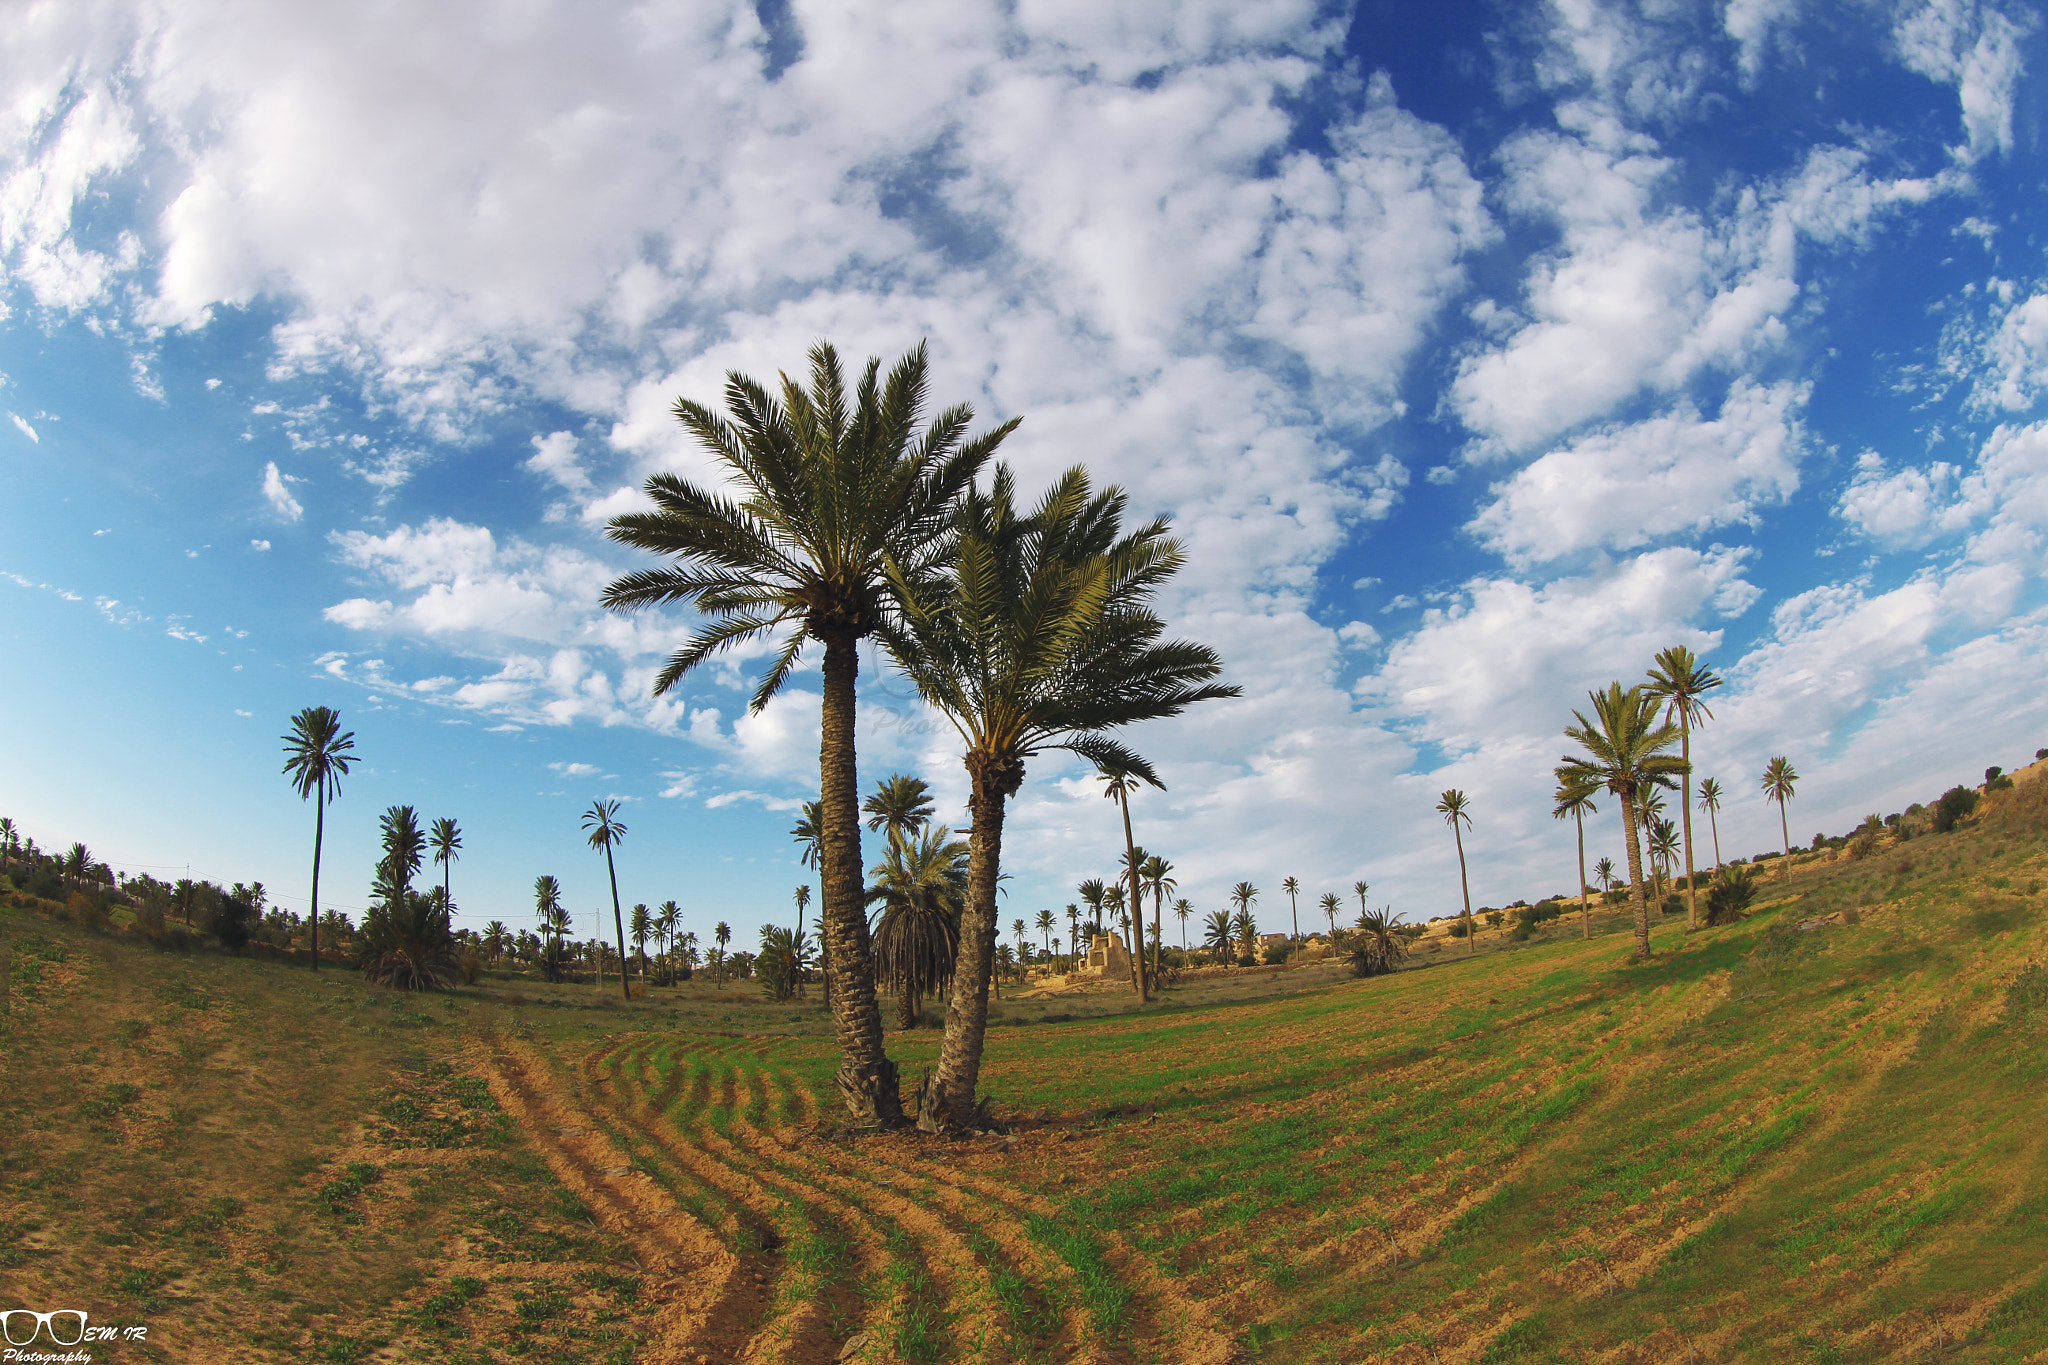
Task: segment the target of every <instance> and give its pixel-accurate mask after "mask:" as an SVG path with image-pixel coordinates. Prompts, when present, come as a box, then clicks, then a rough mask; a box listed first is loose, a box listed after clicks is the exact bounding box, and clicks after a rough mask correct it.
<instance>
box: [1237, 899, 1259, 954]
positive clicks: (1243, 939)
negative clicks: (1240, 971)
mask: <svg viewBox="0 0 2048 1365" xmlns="http://www.w3.org/2000/svg"><path fill="white" fill-rule="evenodd" d="M1230 930H1231V932H1232V933H1233V934H1234V935H1236V937H1237V947H1238V955H1239V956H1240V957H1248V958H1250V959H1251V960H1252V961H1253V962H1257V961H1258V960H1259V923H1258V921H1257V920H1255V919H1253V918H1252V912H1251V907H1250V906H1249V905H1240V906H1238V908H1237V913H1236V914H1234V915H1232V916H1231V917H1230Z"/></svg>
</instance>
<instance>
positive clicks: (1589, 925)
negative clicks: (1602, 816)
mask: <svg viewBox="0 0 2048 1365" xmlns="http://www.w3.org/2000/svg"><path fill="white" fill-rule="evenodd" d="M1557 779H1558V781H1557V792H1556V795H1555V796H1554V798H1553V799H1554V800H1555V801H1556V802H1557V804H1556V805H1555V806H1553V807H1552V808H1551V811H1550V814H1551V817H1552V818H1553V819H1557V820H1562V819H1564V818H1565V816H1567V815H1569V816H1571V818H1572V824H1573V825H1574V826H1575V827H1576V828H1577V830H1578V835H1579V929H1580V930H1581V934H1582V937H1584V938H1586V939H1589V940H1590V939H1591V938H1592V937H1593V908H1592V906H1591V905H1590V904H1589V901H1590V900H1591V897H1590V896H1589V895H1588V894H1587V892H1588V888H1587V886H1586V817H1587V816H1588V815H1598V814H1599V813H1600V808H1599V807H1597V806H1595V805H1594V804H1593V794H1594V793H1595V792H1597V791H1599V790H1600V789H1599V788H1598V787H1593V786H1588V785H1586V784H1584V783H1579V782H1568V781H1566V780H1565V777H1564V771H1563V769H1559V770H1558V773H1557Z"/></svg>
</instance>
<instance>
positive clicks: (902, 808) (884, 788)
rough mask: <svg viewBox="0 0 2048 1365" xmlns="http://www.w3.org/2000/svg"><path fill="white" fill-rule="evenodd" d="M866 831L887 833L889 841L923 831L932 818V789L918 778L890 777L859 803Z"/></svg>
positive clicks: (896, 774)
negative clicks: (866, 818)
mask: <svg viewBox="0 0 2048 1365" xmlns="http://www.w3.org/2000/svg"><path fill="white" fill-rule="evenodd" d="M861 813H862V814H864V815H866V816H867V817H868V828H869V829H875V830H886V831H887V832H888V834H889V836H890V837H891V838H894V837H896V836H898V835H902V834H908V833H909V832H911V831H912V830H917V829H922V828H923V827H924V826H925V824H926V823H927V822H929V821H930V820H931V818H932V797H931V787H930V786H929V785H927V784H926V782H925V780H924V779H923V778H921V777H910V776H908V775H906V774H904V773H891V774H889V776H888V777H887V778H885V779H884V780H882V781H880V782H877V783H876V784H875V794H874V795H873V796H870V797H869V798H868V799H867V800H866V801H864V802H862V803H861Z"/></svg>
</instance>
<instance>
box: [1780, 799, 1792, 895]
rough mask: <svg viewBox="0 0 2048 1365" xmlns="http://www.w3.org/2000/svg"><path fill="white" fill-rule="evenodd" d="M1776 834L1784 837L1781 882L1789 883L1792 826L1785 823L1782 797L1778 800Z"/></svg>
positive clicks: (1790, 874)
mask: <svg viewBox="0 0 2048 1365" xmlns="http://www.w3.org/2000/svg"><path fill="white" fill-rule="evenodd" d="M1778 832H1779V833H1780V834H1782V835H1784V836H1785V875H1784V877H1783V878H1781V880H1788V881H1789V880H1790V879H1791V876H1792V826H1791V825H1790V824H1788V823H1786V820H1785V798H1784V797H1782V796H1781V797H1779V798H1778Z"/></svg>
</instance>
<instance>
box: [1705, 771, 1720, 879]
mask: <svg viewBox="0 0 2048 1365" xmlns="http://www.w3.org/2000/svg"><path fill="white" fill-rule="evenodd" d="M1700 809H1701V810H1703V811H1705V812H1706V813H1707V827H1708V828H1709V829H1711V830H1713V831H1714V866H1715V867H1716V868H1717V869H1718V868H1719V867H1720V866H1721V821H1720V812H1721V784H1720V783H1719V782H1718V781H1716V780H1715V779H1713V778H1711V777H1705V778H1701V779H1700Z"/></svg>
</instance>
